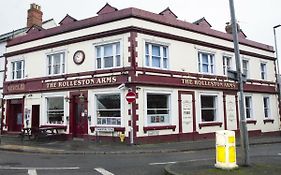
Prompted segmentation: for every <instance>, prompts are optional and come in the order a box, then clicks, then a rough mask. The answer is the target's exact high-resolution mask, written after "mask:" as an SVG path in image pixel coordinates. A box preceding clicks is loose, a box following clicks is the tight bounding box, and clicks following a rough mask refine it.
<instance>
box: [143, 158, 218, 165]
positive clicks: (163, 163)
mask: <svg viewBox="0 0 281 175" xmlns="http://www.w3.org/2000/svg"><path fill="white" fill-rule="evenodd" d="M204 160H214V158H207V159H191V160H186V161H175V162H157V163H150V164H149V165H166V164H175V163H178V162H198V161H204Z"/></svg>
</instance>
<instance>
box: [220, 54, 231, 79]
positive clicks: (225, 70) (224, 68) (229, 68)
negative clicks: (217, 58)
mask: <svg viewBox="0 0 281 175" xmlns="http://www.w3.org/2000/svg"><path fill="white" fill-rule="evenodd" d="M222 59H223V60H222V63H223V75H225V76H227V71H228V70H232V67H233V66H232V56H229V55H223V56H222ZM228 61H229V65H228V64H227V63H228Z"/></svg>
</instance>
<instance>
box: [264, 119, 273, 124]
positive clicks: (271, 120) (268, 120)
mask: <svg viewBox="0 0 281 175" xmlns="http://www.w3.org/2000/svg"><path fill="white" fill-rule="evenodd" d="M263 123H264V124H266V123H274V120H273V119H264V120H263Z"/></svg>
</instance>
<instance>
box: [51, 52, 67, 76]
mask: <svg viewBox="0 0 281 175" xmlns="http://www.w3.org/2000/svg"><path fill="white" fill-rule="evenodd" d="M47 59H48V68H47V69H48V75H59V74H63V73H65V53H64V52H59V53H54V54H50V55H47Z"/></svg>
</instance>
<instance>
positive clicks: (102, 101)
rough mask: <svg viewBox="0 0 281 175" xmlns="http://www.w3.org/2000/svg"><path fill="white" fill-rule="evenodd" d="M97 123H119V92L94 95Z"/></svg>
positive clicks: (117, 124)
mask: <svg viewBox="0 0 281 175" xmlns="http://www.w3.org/2000/svg"><path fill="white" fill-rule="evenodd" d="M96 104H97V106H96V108H97V110H96V114H97V124H98V125H116V126H120V125H121V103H120V94H99V95H96Z"/></svg>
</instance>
